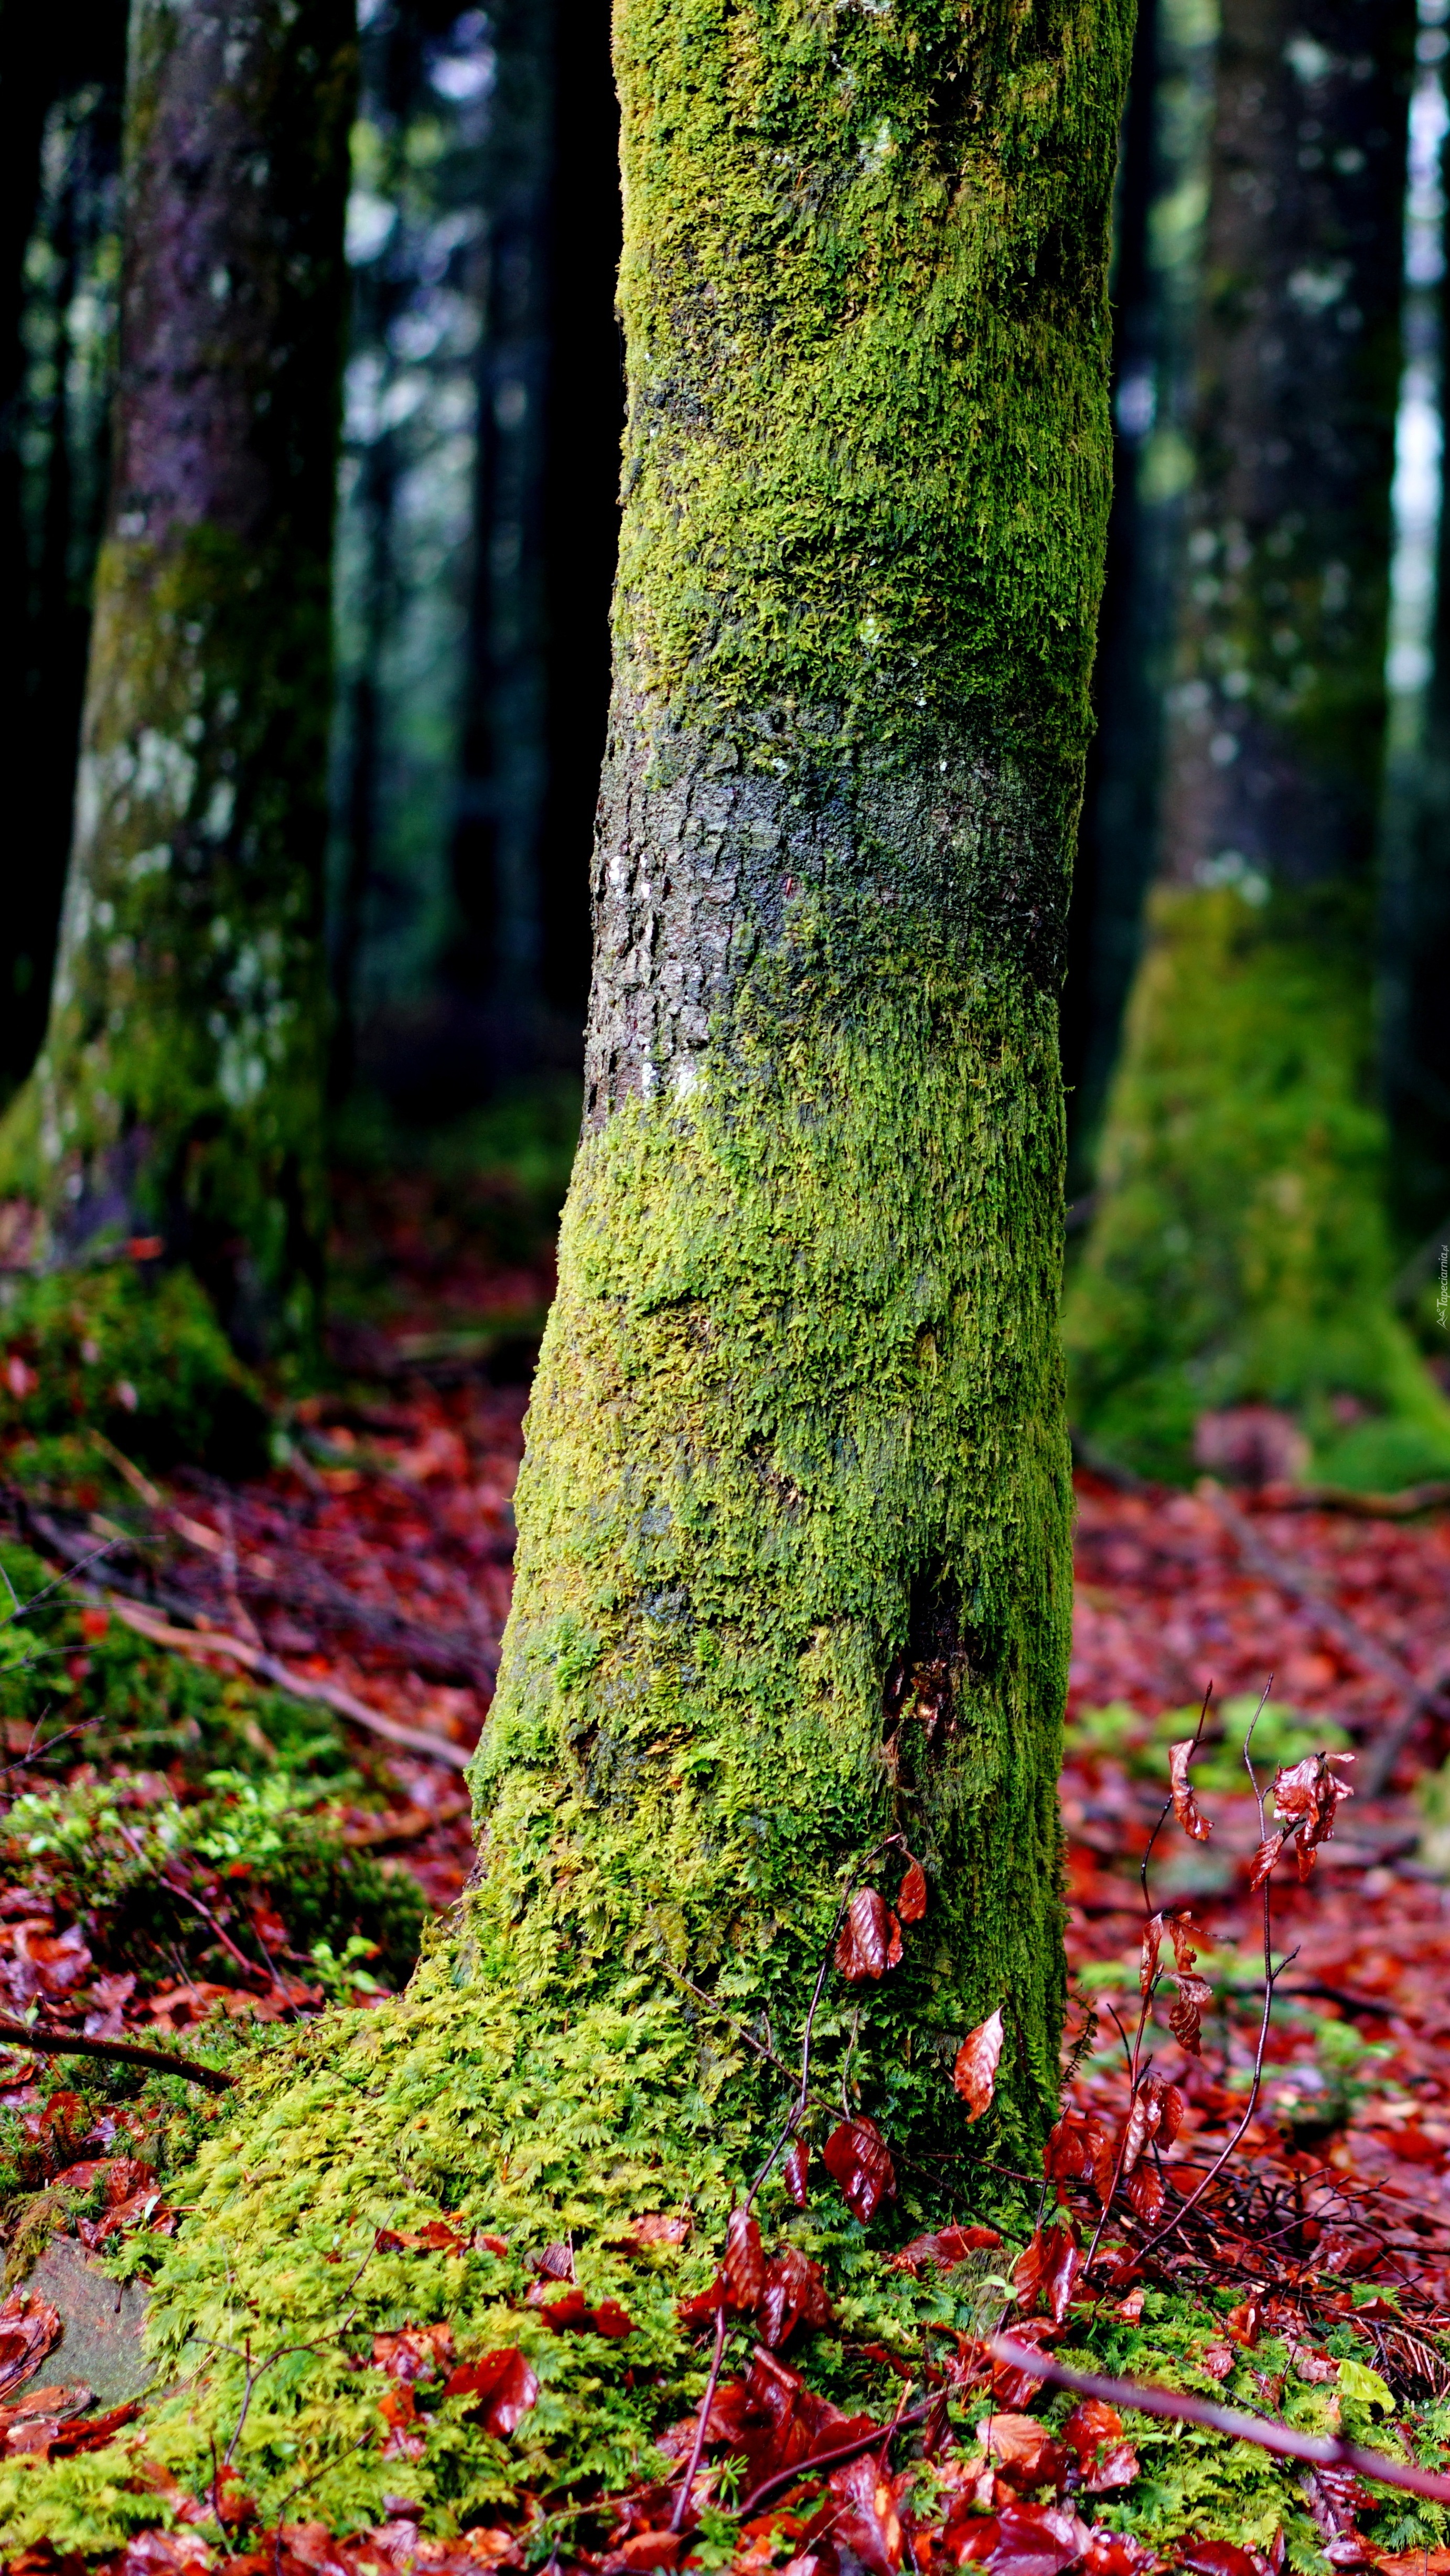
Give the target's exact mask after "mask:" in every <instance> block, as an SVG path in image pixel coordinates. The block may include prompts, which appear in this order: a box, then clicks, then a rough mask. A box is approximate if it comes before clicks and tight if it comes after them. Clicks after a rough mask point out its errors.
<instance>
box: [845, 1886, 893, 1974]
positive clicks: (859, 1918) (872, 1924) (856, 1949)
mask: <svg viewBox="0 0 1450 2576" xmlns="http://www.w3.org/2000/svg"><path fill="white" fill-rule="evenodd" d="M836 1965H837V1967H838V1968H839V1969H840V1971H841V1974H842V1976H843V1977H844V1978H845V1980H846V1983H847V1984H848V1985H850V1986H859V1985H861V1984H862V1983H863V1982H864V1980H865V1979H866V1978H867V1977H876V1978H880V1977H884V1976H885V1974H886V1971H887V1969H888V1968H897V1967H899V1966H900V1965H901V1926H900V1924H899V1923H898V1922H897V1920H896V1917H895V1915H894V1914H893V1913H892V1911H891V1908H890V1906H889V1905H888V1904H887V1902H886V1899H885V1898H884V1896H880V1895H878V1894H877V1891H876V1889H875V1888H874V1887H858V1888H857V1890H856V1893H855V1895H854V1896H853V1897H852V1899H851V1902H850V1904H849V1906H848V1907H847V1909H846V1920H845V1922H844V1923H843V1924H842V1926H841V1933H840V1938H839V1940H838V1941H837V1943H836Z"/></svg>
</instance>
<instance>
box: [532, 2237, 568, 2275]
mask: <svg viewBox="0 0 1450 2576" xmlns="http://www.w3.org/2000/svg"><path fill="white" fill-rule="evenodd" d="M524 2268H525V2270H526V2271H529V2272H537V2273H538V2275H539V2278H540V2280H541V2281H572V2280H573V2278H574V2248H573V2246H572V2245H563V2244H555V2245H546V2246H545V2247H544V2250H543V2252H542V2254H528V2255H526V2256H525V2257H524Z"/></svg>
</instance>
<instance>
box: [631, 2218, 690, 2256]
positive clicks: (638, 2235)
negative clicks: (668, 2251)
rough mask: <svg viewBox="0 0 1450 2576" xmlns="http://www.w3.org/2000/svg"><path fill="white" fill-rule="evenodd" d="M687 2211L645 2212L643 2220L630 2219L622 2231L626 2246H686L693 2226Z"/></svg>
mask: <svg viewBox="0 0 1450 2576" xmlns="http://www.w3.org/2000/svg"><path fill="white" fill-rule="evenodd" d="M694 2223H695V2222H694V2220H693V2219H692V2218H691V2216H690V2213H689V2211H688V2210H687V2209H681V2210H674V2211H666V2210H663V2209H650V2210H647V2211H646V2212H645V2214H644V2216H643V2218H632V2219H631V2220H630V2221H629V2224H628V2225H627V2227H626V2228H625V2230H624V2241H625V2243H626V2244H628V2245H638V2246H641V2247H643V2246H647V2245H687V2244H688V2243H689V2241H690V2233H691V2230H692V2228H693V2226H694Z"/></svg>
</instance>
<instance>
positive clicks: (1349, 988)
mask: <svg viewBox="0 0 1450 2576" xmlns="http://www.w3.org/2000/svg"><path fill="white" fill-rule="evenodd" d="M1413 41H1414V11H1413V9H1412V8H1411V7H1410V6H1408V5H1407V0H1401V5H1398V6H1395V7H1393V8H1386V7H1384V6H1381V5H1376V0H1323V5H1320V6H1318V7H1312V8H1310V9H1309V10H1308V11H1307V12H1306V11H1305V10H1303V9H1302V8H1300V7H1299V6H1298V5H1297V0H1296V5H1295V6H1293V7H1290V6H1289V5H1288V0H1283V5H1278V0H1275V5H1271V6H1266V5H1264V0H1228V6H1227V7H1226V9H1225V13H1224V20H1223V31H1222V37H1221V50H1220V67H1219V81H1218V104H1217V112H1216V120H1215V134H1214V144H1213V156H1212V176H1211V190H1210V210H1209V218H1208V242H1207V251H1206V282H1205V298H1204V307H1203V323H1202V339H1201V346H1200V366H1199V373H1200V417H1199V431H1198V438H1199V485H1198V490H1197V493H1196V496H1195V501H1194V505H1193V508H1192V511H1191V513H1190V534H1189V541H1188V550H1187V551H1188V564H1187V570H1186V581H1185V591H1184V597H1183V603H1182V609H1181V615H1180V629H1179V652H1178V678H1177V684H1176V687H1175V691H1174V696H1173V701H1172V713H1171V726H1170V740H1169V749H1168V767H1167V784H1166V795H1165V814H1164V822H1163V834H1164V859H1163V866H1162V873H1161V877H1160V882H1159V884H1158V886H1157V888H1156V890H1155V894H1154V898H1153V901H1152V906H1151V912H1150V937H1149V943H1148V948H1147V952H1146V954H1145V957H1144V960H1143V963H1142V966H1141V968H1140V970H1139V974H1138V978H1137V983H1136V986H1135V991H1134V997H1133V1001H1132V1004H1131V1008H1130V1013H1129V1020H1128V1028H1127V1036H1126V1043H1125V1048H1124V1055H1123V1060H1122V1063H1121V1066H1120V1069H1119V1072H1118V1075H1117V1078H1116V1082H1115V1086H1114V1091H1113V1097H1112V1104H1111V1108H1110V1112H1109V1118H1108V1124H1107V1130H1106V1134H1105V1139H1104V1145H1103V1150H1102V1160H1101V1184H1102V1203H1101V1205H1100V1209H1099V1213H1098V1216H1097V1218H1096V1221H1095V1224H1094V1228H1093V1233H1092V1237H1091V1241H1090V1244H1089V1248H1088V1252H1087V1256H1086V1259H1085V1263H1084V1268H1083V1272H1082V1274H1081V1276H1080V1278H1079V1280H1078V1282H1077V1283H1076V1286H1075V1288H1074V1292H1073V1295H1072V1298H1071V1300H1070V1302H1069V1310H1068V1319H1067V1321H1068V1334H1069V1346H1070V1350H1071V1353H1072V1356H1073V1361H1074V1366H1075V1371H1076V1376H1075V1398H1076V1405H1077V1409H1078V1412H1079V1414H1080V1417H1081V1419H1082V1421H1083V1423H1084V1425H1085V1426H1086V1427H1087V1428H1088V1429H1089V1430H1091V1431H1092V1432H1093V1433H1094V1435H1095V1436H1096V1437H1097V1438H1099V1439H1101V1440H1103V1441H1104V1442H1105V1443H1106V1444H1107V1445H1108V1446H1110V1447H1111V1448H1112V1449H1113V1450H1114V1451H1116V1452H1118V1453H1119V1454H1123V1455H1126V1456H1128V1457H1131V1458H1132V1459H1133V1460H1134V1461H1135V1462H1136V1463H1138V1464H1141V1465H1145V1466H1149V1467H1153V1468H1158V1469H1164V1470H1167V1471H1169V1472H1175V1471H1181V1469H1182V1468H1183V1466H1184V1465H1185V1464H1186V1463H1187V1461H1188V1458H1189V1456H1190V1454H1191V1450H1192V1445H1193V1440H1194V1424H1195V1418H1196V1417H1197V1416H1198V1415H1200V1414H1202V1413H1203V1412H1204V1411H1206V1410H1212V1409H1215V1408H1221V1407H1227V1406H1232V1405H1234V1404H1235V1403H1238V1402H1240V1401H1242V1400H1245V1399H1265V1398H1267V1399H1269V1400H1270V1401H1272V1402H1273V1403H1275V1404H1280V1405H1286V1406H1292V1407H1294V1408H1295V1409H1296V1410H1297V1411H1298V1412H1299V1413H1300V1414H1301V1416H1302V1418H1303V1421H1304V1423H1305V1426H1306V1428H1307V1430H1308V1431H1309V1433H1310V1434H1311V1436H1312V1438H1313V1440H1314V1443H1315V1447H1316V1452H1317V1456H1318V1459H1319V1462H1320V1465H1321V1467H1322V1469H1323V1470H1324V1471H1325V1472H1327V1473H1330V1474H1333V1475H1338V1476H1343V1477H1347V1478H1350V1479H1351V1480H1361V1481H1367V1482H1371V1483H1379V1482H1400V1481H1403V1480H1404V1479H1405V1478H1406V1477H1407V1476H1409V1475H1413V1474H1415V1473H1417V1472H1425V1471H1427V1470H1429V1469H1430V1468H1432V1467H1436V1468H1439V1469H1441V1470H1443V1466H1444V1464H1445V1462H1446V1460H1447V1459H1450V1414H1447V1412H1446V1411H1445V1409H1444V1407H1443V1406H1442V1405H1441V1403H1440V1400H1439V1398H1438V1395H1437V1394H1436V1392H1435V1390H1434V1389H1433V1387H1432V1386H1431V1385H1430V1382H1429V1380H1428V1379H1427V1378H1426V1377H1425V1375H1424V1373H1423V1371H1422V1370H1421V1369H1420V1367H1419V1364H1418V1362H1417V1361H1416V1359H1415V1356H1414V1353H1413V1351H1412V1349H1411V1347H1410V1344H1409V1342H1408V1340H1407V1339H1406V1337H1405V1336H1404V1334H1403V1333H1402V1331H1401V1329H1400V1327H1399V1326H1398V1325H1397V1324H1396V1323H1395V1322H1394V1320H1393V1318H1392V1317H1391V1315H1390V1312H1389V1308H1388V1304H1387V1302H1386V1294H1385V1292H1386V1287H1387V1283H1388V1277H1389V1269H1390V1261H1389V1247H1388V1236H1387V1229H1386V1225H1385V1219H1384V1213H1383V1207H1382V1188H1383V1173H1382V1147H1383V1134H1382V1124H1381V1120H1380V1117H1379V1115H1378V1112H1377V1110H1376V1109H1375V1107H1374V1105H1373V1093H1372V1073H1371V1043H1372V1032H1371V1001H1372V967H1373V911H1374V893H1373V856H1374V844H1375V831H1376V822H1377V814H1378V798H1379V789H1380V772H1381V756H1382V746H1383V731H1384V669H1383V664H1384V647H1385V616H1386V591H1387V566H1388V556H1389V488H1390V478H1391V471H1392V466H1393V454H1394V419H1395V400H1396V392H1397V387H1398V377H1399V337H1398V327H1397V315H1398V310H1399V290H1400V270H1401V220H1402V197H1403V181H1404V160H1405V130H1406V102H1407V97H1408V88H1409V74H1410V66H1411V61H1412V54H1413ZM1380 1415H1387V1416H1388V1417H1389V1419H1388V1420H1387V1421H1378V1420H1373V1419H1371V1418H1370V1417H1374V1416H1380ZM1359 1416H1363V1417H1365V1418H1364V1419H1361V1420H1359V1421H1358V1427H1354V1426H1355V1423H1356V1418H1357V1417H1359Z"/></svg>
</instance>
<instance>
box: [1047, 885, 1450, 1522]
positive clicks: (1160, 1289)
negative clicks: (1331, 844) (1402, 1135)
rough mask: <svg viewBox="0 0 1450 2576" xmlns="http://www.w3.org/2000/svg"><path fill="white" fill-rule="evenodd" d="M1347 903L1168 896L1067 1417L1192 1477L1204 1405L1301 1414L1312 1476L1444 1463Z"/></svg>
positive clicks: (1085, 1282)
mask: <svg viewBox="0 0 1450 2576" xmlns="http://www.w3.org/2000/svg"><path fill="white" fill-rule="evenodd" d="M1351 930H1352V924H1350V923H1349V922H1348V921H1347V920H1346V918H1344V917H1343V900H1342V898H1340V897H1339V896H1337V895H1334V894H1330V895H1326V896H1325V897H1324V898H1323V899H1322V900H1315V899H1311V898H1309V897H1298V898H1291V897H1288V896H1284V895H1272V896H1270V897H1269V898H1268V899H1267V901H1266V902H1264V903H1262V904H1259V903H1254V902H1250V901H1249V900H1248V899H1246V897H1245V895H1244V894H1243V893H1242V892H1241V891H1240V890H1239V888H1238V887H1237V886H1233V885H1223V886H1214V887H1206V888H1183V887H1172V888H1167V889H1160V890H1159V891H1158V893H1157V894H1156V896H1155V897H1154V899H1153V903H1152V906H1151V912H1150V938H1149V945H1148V949H1147V953H1146V955H1145V957H1144V960H1143V964H1142V966H1141V968H1140V970H1139V975H1138V981H1137V984H1136V987H1135V990H1134V997H1133V1003H1132V1008H1131V1011H1130V1014H1129V1021H1128V1027H1127V1032H1126V1038H1125V1044H1124V1051H1123V1059H1122V1063H1121V1066H1120V1069H1119V1072H1118V1076H1117V1080H1116V1083H1115V1085H1114V1089H1113V1094H1112V1098H1111V1102H1110V1105H1109V1111H1108V1120H1107V1127H1106V1132H1105V1136H1104V1141H1103V1147H1102V1154H1101V1159H1100V1181H1101V1193H1102V1195H1101V1203H1100V1206H1099V1209H1098V1213H1097V1216H1096V1218H1095V1221H1094V1225H1093V1229H1092V1233H1091V1236H1090V1238H1089V1242H1088V1246H1087V1250H1086V1252H1085V1254H1084V1257H1083V1260H1082V1263H1081V1266H1080V1268H1079V1269H1078V1271H1077V1274H1076V1277H1075V1279H1074V1280H1073V1282H1072V1285H1071V1288H1070V1290H1069V1294H1068V1298H1067V1303H1066V1309H1065V1313H1064V1333H1065V1338H1066V1342H1067V1348H1068V1355H1069V1363H1070V1370H1071V1387H1072V1403H1073V1412H1074V1418H1075V1420H1076V1421H1077V1423H1078V1424H1079V1426H1080V1427H1081V1428H1082V1429H1083V1430H1084V1431H1085V1432H1087V1433H1089V1434H1090V1435H1091V1437H1092V1439H1093V1441H1094V1442H1095V1444H1096V1445H1097V1446H1098V1447H1100V1448H1101V1449H1102V1450H1103V1451H1105V1452H1106V1453H1107V1454H1108V1455H1110V1456H1112V1457H1114V1458H1117V1459H1119V1460H1121V1461H1122V1462H1123V1463H1124V1464H1126V1465H1129V1466H1132V1467H1135V1468H1137V1469H1139V1470H1140V1471H1141V1472H1143V1473H1145V1474H1149V1475H1154V1476H1161V1477H1165V1478H1168V1479H1170V1480H1171V1479H1177V1478H1182V1477H1185V1476H1186V1475H1188V1474H1189V1473H1190V1472H1191V1470H1192V1465H1193V1445H1194V1429H1195V1425H1196V1423H1197V1421H1198V1419H1199V1417H1200V1415H1202V1414H1204V1413H1208V1412H1214V1411H1217V1410H1219V1409H1221V1408H1224V1407H1228V1406H1233V1405H1240V1404H1246V1403H1264V1404H1270V1405H1274V1406H1276V1407H1279V1408H1281V1409H1282V1410H1284V1411H1286V1412H1289V1413H1292V1414H1293V1415H1295V1416H1296V1417H1297V1419H1298V1420H1299V1422H1300V1423H1301V1424H1302V1427H1303V1429H1304V1431H1305V1432H1306V1433H1307V1435H1308V1438H1309V1441H1310V1443H1311V1446H1312V1472H1313V1473H1314V1474H1316V1475H1318V1476H1321V1477H1324V1478H1326V1479H1328V1480H1330V1481H1333V1482H1336V1483H1341V1484H1346V1485H1350V1484H1352V1485H1356V1486H1359V1487H1374V1486H1384V1485H1400V1484H1409V1483H1414V1482H1416V1481H1417V1480H1418V1479H1420V1478H1422V1477H1428V1476H1443V1475H1445V1474H1447V1473H1450V1406H1447V1404H1446V1402H1445V1399H1444V1397H1443V1396H1442V1395H1441V1394H1440V1392H1439V1390H1438V1388H1436V1387H1435V1386H1434V1384H1433V1383H1432V1381H1431V1379H1430V1378H1429V1376H1428V1374H1427V1372H1426V1370H1425V1368H1424V1366H1423V1365H1422V1363H1421V1361H1420V1358H1419V1356H1418V1354H1417V1352H1416V1350H1415V1348H1414V1345H1413V1343H1412V1341H1411V1339H1410V1336H1409V1334H1408V1333H1407V1332H1406V1330H1405V1328H1404V1326H1403V1325H1402V1324H1401V1323H1400V1321H1399V1320H1398V1318H1397V1317H1396V1316H1395V1315H1394V1314H1393V1312H1392V1311H1391V1308H1390V1305H1389V1294H1388V1292H1389V1284H1390V1279H1391V1275H1392V1271H1393V1258H1392V1253H1391V1247H1390V1242H1389V1236H1388V1230H1387V1226H1386V1222H1385V1216H1384V1210H1383V1196H1382V1184H1383V1172H1384V1152H1385V1138H1384V1129H1383V1123H1382V1121H1381V1119H1380V1116H1379V1114H1378V1112H1377V1111H1376V1110H1375V1109H1374V1108H1372V1107H1371V1106H1369V1105H1368V1099H1369V1066H1370V1054H1371V1029H1370V1024H1369V985H1368V978H1367V977H1366V975H1365V973H1364V971H1363V958H1362V954H1361V953H1359V952H1358V951H1357V949H1356V947H1355V943H1354V941H1353V939H1352V937H1351Z"/></svg>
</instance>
